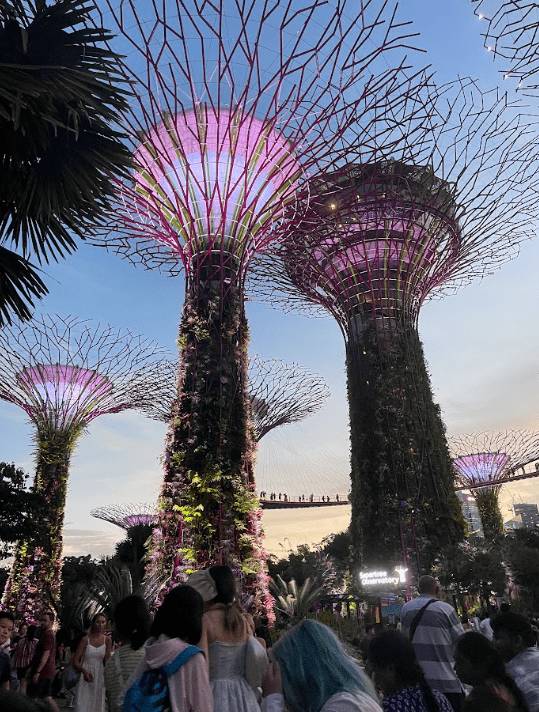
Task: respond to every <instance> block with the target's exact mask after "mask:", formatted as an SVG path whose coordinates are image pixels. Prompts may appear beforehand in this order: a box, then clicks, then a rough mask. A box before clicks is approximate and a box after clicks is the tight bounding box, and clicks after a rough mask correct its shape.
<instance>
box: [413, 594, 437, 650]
mask: <svg viewBox="0 0 539 712" xmlns="http://www.w3.org/2000/svg"><path fill="white" fill-rule="evenodd" d="M437 600H438V599H437V598H431V599H430V600H428V601H427V602H426V603H425V605H424V606H423V607H422V608H420V609H419V611H418V612H417V613H416V614H415V616H414V620H413V621H412V625H411V626H410V642H411V641H412V640H413V639H414V635H415V632H416V630H417V626H418V625H419V622H420V620H421V619H422V618H423V613H425V611H426V610H427V608H428V607H429V606H430V604H431V603H436V601H437Z"/></svg>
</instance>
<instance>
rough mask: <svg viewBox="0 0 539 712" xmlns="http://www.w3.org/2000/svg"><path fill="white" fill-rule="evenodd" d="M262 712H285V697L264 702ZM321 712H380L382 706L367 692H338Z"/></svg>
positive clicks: (278, 694)
mask: <svg viewBox="0 0 539 712" xmlns="http://www.w3.org/2000/svg"><path fill="white" fill-rule="evenodd" d="M260 709H261V712H285V704H284V696H283V695H282V694H281V693H280V692H275V693H274V694H273V695H268V696H267V697H265V698H264V699H263V700H262V705H261V707H260ZM320 712H380V705H379V704H378V703H377V702H375V701H374V700H373V699H372V697H370V695H367V694H366V693H365V692H360V691H359V690H358V691H357V692H354V693H353V694H352V693H351V692H337V694H335V695H333V696H332V697H330V698H329V700H328V701H327V702H326V704H325V705H324V706H323V707H322V709H321V710H320Z"/></svg>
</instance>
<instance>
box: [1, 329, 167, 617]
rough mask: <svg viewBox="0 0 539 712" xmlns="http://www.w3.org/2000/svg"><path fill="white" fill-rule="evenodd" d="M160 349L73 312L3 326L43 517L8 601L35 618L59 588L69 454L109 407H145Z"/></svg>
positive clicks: (20, 550) (6, 391) (8, 396)
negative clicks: (29, 426) (141, 396)
mask: <svg viewBox="0 0 539 712" xmlns="http://www.w3.org/2000/svg"><path fill="white" fill-rule="evenodd" d="M162 353H163V350H162V349H161V348H160V347H157V346H156V345H155V344H154V343H153V342H151V341H149V340H147V339H143V338H142V337H140V336H134V335H133V334H131V333H130V332H128V331H119V330H115V329H112V328H111V327H100V326H99V325H97V326H95V325H94V326H92V325H91V324H90V323H88V322H86V321H82V320H77V319H74V318H72V317H67V318H62V317H59V316H42V317H40V318H39V319H35V320H34V321H32V322H30V323H28V324H27V325H25V326H13V327H9V328H7V329H5V330H4V331H2V332H0V398H1V399H3V400H6V401H8V402H10V403H14V404H15V405H18V406H19V407H20V408H22V409H23V410H24V411H25V412H26V414H27V415H28V417H29V418H30V420H31V422H32V423H33V425H34V426H35V436H34V437H35V443H36V475H35V480H34V488H35V491H36V492H39V493H41V494H42V495H43V497H44V500H45V508H44V510H45V515H44V516H41V515H40V516H41V519H40V521H38V522H36V534H35V536H34V537H32V538H31V539H29V540H28V541H23V542H21V543H20V544H19V545H18V547H17V550H16V553H15V560H14V563H13V565H12V568H11V573H10V576H9V579H8V583H7V585H6V589H5V591H4V597H3V604H4V606H5V607H6V608H8V609H9V610H14V611H16V612H17V617H20V618H22V619H26V620H28V619H29V618H35V617H36V616H37V615H38V614H39V612H40V610H41V609H42V608H43V607H50V606H55V605H56V603H57V601H58V597H59V594H60V575H61V565H62V559H61V553H62V527H63V523H64V509H65V501H66V493H67V481H68V476H69V467H70V462H71V456H72V454H73V451H74V449H75V447H76V444H77V441H78V439H79V438H80V436H81V435H82V434H83V432H84V430H85V428H86V427H87V426H88V424H89V423H90V422H91V421H92V420H93V419H94V418H97V417H98V416H100V415H103V414H105V413H119V412H121V411H123V410H126V409H128V408H135V407H137V406H140V402H139V401H138V399H137V398H136V397H135V396H134V394H137V393H140V392H141V388H140V383H141V382H144V383H145V387H146V393H147V396H146V397H151V388H152V384H151V382H150V380H149V378H148V373H149V371H148V368H149V366H151V365H152V364H153V362H154V361H155V360H156V359H157V358H158V357H160V356H161V355H162Z"/></svg>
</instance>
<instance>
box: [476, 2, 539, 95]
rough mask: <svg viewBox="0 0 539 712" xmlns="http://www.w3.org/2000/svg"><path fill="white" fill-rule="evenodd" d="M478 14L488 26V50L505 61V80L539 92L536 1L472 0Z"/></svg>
mask: <svg viewBox="0 0 539 712" xmlns="http://www.w3.org/2000/svg"><path fill="white" fill-rule="evenodd" d="M472 2H473V3H474V11H475V14H476V15H477V16H478V17H479V18H480V19H481V20H483V22H485V23H486V29H485V32H484V37H485V47H486V48H487V49H488V51H489V52H492V53H493V55H494V56H495V57H499V58H500V60H501V61H502V62H503V65H502V68H501V71H502V72H503V74H504V78H505V79H510V78H515V79H516V80H517V81H518V88H519V89H520V88H522V89H523V90H524V89H525V90H529V91H532V92H533V93H534V94H536V93H537V89H538V88H539V85H538V84H537V80H536V77H535V75H536V74H537V72H538V71H539V54H538V52H537V49H538V42H539V6H538V4H537V2H535V1H534V0H472Z"/></svg>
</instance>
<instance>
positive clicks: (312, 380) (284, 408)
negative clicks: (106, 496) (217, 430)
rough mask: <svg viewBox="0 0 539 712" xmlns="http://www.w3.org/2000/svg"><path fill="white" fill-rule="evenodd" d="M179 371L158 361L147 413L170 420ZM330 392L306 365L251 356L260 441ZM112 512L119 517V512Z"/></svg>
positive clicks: (251, 392)
mask: <svg viewBox="0 0 539 712" xmlns="http://www.w3.org/2000/svg"><path fill="white" fill-rule="evenodd" d="M177 373H178V366H177V364H175V363H174V362H173V361H167V360H166V359H164V360H163V361H160V362H159V363H158V364H156V366H155V368H154V378H153V379H152V380H153V382H154V383H155V388H154V389H153V392H152V394H153V398H152V400H151V401H150V400H148V399H146V400H145V401H144V405H143V406H142V411H143V412H144V414H145V415H147V416H149V417H150V418H153V419H154V420H161V421H163V422H166V423H168V422H169V421H170V418H171V408H172V405H173V403H174V398H175V396H176V376H177ZM329 395H330V393H329V388H328V387H327V384H326V383H325V381H324V379H323V378H322V377H321V376H319V375H317V374H316V373H313V372H312V371H309V370H308V369H307V368H304V367H303V366H298V365H297V364H295V363H292V364H288V363H284V361H280V360H279V359H274V358H271V359H263V358H262V357H261V356H258V355H257V354H254V355H253V356H251V357H250V358H249V364H248V367H247V397H248V399H249V402H250V404H251V411H252V417H253V427H254V435H255V440H256V441H257V442H259V441H260V440H261V439H262V438H263V437H264V435H267V433H269V432H270V431H271V430H273V429H274V428H278V427H280V426H281V425H286V424H287V423H297V422H299V421H301V420H304V419H305V418H308V417H309V416H311V415H314V414H315V413H316V412H317V411H319V410H320V408H322V406H323V404H324V402H325V401H326V400H327V398H328V397H329ZM94 511H96V512H97V511H99V512H103V516H101V515H100V518H101V519H105V518H106V517H105V516H104V514H105V513H107V512H108V511H109V507H105V508H102V509H100V510H94ZM121 511H123V510H121ZM92 514H93V512H92ZM118 514H120V513H118ZM94 516H97V515H94ZM112 516H114V517H116V516H117V514H116V512H113V514H112ZM107 521H112V520H107ZM114 523H115V522H114Z"/></svg>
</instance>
